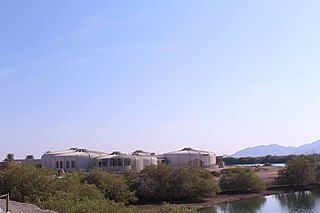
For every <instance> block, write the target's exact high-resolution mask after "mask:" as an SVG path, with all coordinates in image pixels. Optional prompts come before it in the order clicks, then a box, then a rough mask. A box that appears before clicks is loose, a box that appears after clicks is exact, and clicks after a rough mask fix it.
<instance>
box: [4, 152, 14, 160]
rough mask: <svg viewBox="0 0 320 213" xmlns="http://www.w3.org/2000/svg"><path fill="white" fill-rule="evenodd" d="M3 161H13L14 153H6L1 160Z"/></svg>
mask: <svg viewBox="0 0 320 213" xmlns="http://www.w3.org/2000/svg"><path fill="white" fill-rule="evenodd" d="M3 161H4V162H11V161H14V154H12V153H8V154H7V157H6V158H5V159H4V160H3Z"/></svg>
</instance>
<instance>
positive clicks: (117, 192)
mask: <svg viewBox="0 0 320 213" xmlns="http://www.w3.org/2000/svg"><path fill="white" fill-rule="evenodd" d="M85 180H86V181H87V182H88V183H90V184H94V185H96V186H97V187H98V188H99V190H100V191H101V192H102V193H103V194H104V195H105V197H106V198H108V199H109V200H114V201H116V202H123V203H129V202H135V201H137V198H136V197H135V193H134V192H133V191H130V190H129V186H128V184H127V181H126V179H125V178H124V177H123V176H121V175H118V174H112V173H108V172H105V171H103V170H101V169H93V170H90V171H89V173H88V174H87V175H86V177H85Z"/></svg>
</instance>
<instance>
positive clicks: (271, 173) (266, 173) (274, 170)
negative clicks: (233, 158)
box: [136, 166, 287, 210]
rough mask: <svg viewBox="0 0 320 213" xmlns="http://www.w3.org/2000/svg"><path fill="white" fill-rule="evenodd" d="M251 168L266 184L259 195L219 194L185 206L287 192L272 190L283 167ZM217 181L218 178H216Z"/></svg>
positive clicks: (156, 208) (204, 205) (203, 205)
mask: <svg viewBox="0 0 320 213" xmlns="http://www.w3.org/2000/svg"><path fill="white" fill-rule="evenodd" d="M230 168H233V167H229V166H227V167H225V168H223V169H221V168H209V170H210V171H217V172H221V171H222V170H224V169H230ZM249 168H251V169H252V170H253V171H254V172H255V174H256V175H257V176H258V177H260V178H261V179H262V180H263V181H264V182H265V183H266V184H267V188H268V189H267V190H264V191H261V192H259V193H249V194H219V195H215V196H213V197H210V198H206V199H203V200H202V201H201V202H195V203H187V204H185V205H186V206H188V207H190V208H196V209H201V208H205V207H210V206H214V205H217V204H221V203H225V202H230V201H236V200H242V199H248V198H255V197H259V196H266V195H273V194H280V193H284V192H287V190H286V189H272V187H274V185H273V180H274V178H275V177H277V176H278V171H279V170H280V169H283V168H284V167H280V166H260V167H249ZM217 180H219V178H217ZM136 207H138V208H139V209H141V210H143V209H154V210H158V209H160V208H161V204H146V205H136Z"/></svg>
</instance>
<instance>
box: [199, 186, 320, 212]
mask: <svg viewBox="0 0 320 213" xmlns="http://www.w3.org/2000/svg"><path fill="white" fill-rule="evenodd" d="M199 212H201V213H209V212H210V213H269V212H271V213H298V212H305V213H316V212H320V190H314V191H301V192H294V193H284V194H279V195H269V196H264V197H259V198H254V199H246V200H241V201H234V202H228V203H225V204H221V205H218V206H214V207H209V208H205V209H202V210H200V211H199Z"/></svg>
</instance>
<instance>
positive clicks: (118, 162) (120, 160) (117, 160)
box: [110, 158, 122, 166]
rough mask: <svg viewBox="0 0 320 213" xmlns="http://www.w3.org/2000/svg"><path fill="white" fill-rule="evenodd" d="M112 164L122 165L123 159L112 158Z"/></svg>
mask: <svg viewBox="0 0 320 213" xmlns="http://www.w3.org/2000/svg"><path fill="white" fill-rule="evenodd" d="M110 166H122V159H120V158H118V159H115V158H113V159H110Z"/></svg>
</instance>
